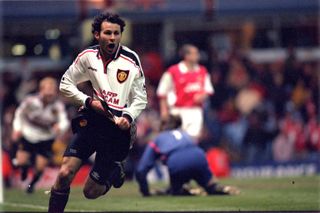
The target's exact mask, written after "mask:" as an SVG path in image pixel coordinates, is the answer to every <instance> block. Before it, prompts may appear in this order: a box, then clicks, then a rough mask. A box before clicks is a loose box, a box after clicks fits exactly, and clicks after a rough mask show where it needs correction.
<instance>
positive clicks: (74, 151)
mask: <svg viewBox="0 0 320 213" xmlns="http://www.w3.org/2000/svg"><path fill="white" fill-rule="evenodd" d="M69 151H70V152H71V153H73V154H76V153H77V150H76V149H70V150H69Z"/></svg>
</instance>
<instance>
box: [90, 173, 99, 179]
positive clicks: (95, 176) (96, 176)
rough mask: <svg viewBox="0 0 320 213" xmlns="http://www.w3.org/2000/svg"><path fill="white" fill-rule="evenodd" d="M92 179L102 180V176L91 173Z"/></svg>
mask: <svg viewBox="0 0 320 213" xmlns="http://www.w3.org/2000/svg"><path fill="white" fill-rule="evenodd" d="M91 175H92V177H94V178H95V179H97V180H99V179H100V175H99V174H98V172H95V171H94V172H92V173H91Z"/></svg>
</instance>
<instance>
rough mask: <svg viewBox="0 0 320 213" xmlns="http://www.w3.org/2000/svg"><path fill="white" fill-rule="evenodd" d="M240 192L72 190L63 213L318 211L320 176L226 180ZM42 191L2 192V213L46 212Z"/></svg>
mask: <svg viewBox="0 0 320 213" xmlns="http://www.w3.org/2000/svg"><path fill="white" fill-rule="evenodd" d="M220 182H221V183H223V184H230V185H234V186H237V187H239V188H240V190H241V194H240V195H237V196H197V197H172V196H165V197H164V196H157V197H148V198H143V197H141V196H140V194H139V193H138V188H137V184H136V183H135V182H126V183H125V184H124V186H123V187H122V188H121V189H111V191H109V192H108V194H107V195H106V196H104V197H101V198H98V199H96V200H86V199H85V198H84V196H83V195H82V188H72V192H71V194H70V197H69V203H68V204H67V207H66V211H78V212H79V211H84V212H90V211H124V212H127V211H146V212H152V211H181V212H184V211H320V176H312V177H292V178H268V179H265V178H256V179H225V180H221V181H220ZM45 190H46V189H43V190H37V191H36V192H35V193H34V194H31V195H29V194H26V193H25V192H24V191H22V190H18V189H8V190H6V191H5V195H4V196H5V202H4V203H3V204H0V210H1V211H16V212H17V211H19V212H21V211H30V212H35V211H42V212H43V211H46V210H47V205H48V199H49V196H48V195H45V194H44V191H45Z"/></svg>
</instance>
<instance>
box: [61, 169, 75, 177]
mask: <svg viewBox="0 0 320 213" xmlns="http://www.w3.org/2000/svg"><path fill="white" fill-rule="evenodd" d="M74 175H75V171H74V170H73V169H72V168H70V167H67V166H66V167H61V169H60V171H59V179H61V180H70V179H72V178H73V177H74Z"/></svg>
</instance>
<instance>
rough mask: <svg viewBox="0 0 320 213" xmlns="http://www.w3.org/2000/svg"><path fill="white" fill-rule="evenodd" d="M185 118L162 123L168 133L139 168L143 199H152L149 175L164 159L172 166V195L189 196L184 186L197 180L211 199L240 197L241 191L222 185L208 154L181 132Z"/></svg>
mask: <svg viewBox="0 0 320 213" xmlns="http://www.w3.org/2000/svg"><path fill="white" fill-rule="evenodd" d="M180 126H181V118H180V117H177V116H172V115H171V116H169V119H168V120H167V121H165V122H163V123H162V127H161V129H162V130H164V131H163V132H162V133H160V134H159V135H158V136H157V137H156V138H155V140H154V142H151V143H149V144H148V146H147V147H146V149H145V151H144V153H143V155H142V158H141V160H140V162H139V164H138V168H137V171H136V178H137V181H138V183H139V187H140V192H141V193H142V195H143V196H150V195H151V193H150V190H149V187H148V182H147V178H146V177H147V174H148V172H149V170H150V169H151V168H152V167H153V166H154V164H155V162H156V160H158V159H161V160H162V162H163V163H165V164H166V165H167V166H168V170H169V176H170V189H169V190H168V191H167V193H169V194H172V195H186V194H188V193H189V191H186V189H185V188H184V184H186V183H188V182H189V181H190V180H195V181H196V182H197V183H198V184H199V185H200V186H201V187H203V189H204V190H205V191H206V193H207V194H209V195H231V194H238V193H239V190H238V189H237V188H235V187H231V186H222V185H220V184H218V183H217V182H216V181H215V179H214V176H213V174H212V173H211V171H210V170H209V166H208V162H207V160H206V156H205V153H204V152H203V150H202V149H200V148H199V147H198V146H197V145H195V143H194V142H193V141H192V139H191V137H190V136H189V135H188V134H187V133H185V132H184V131H182V130H181V129H179V127H180Z"/></svg>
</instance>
